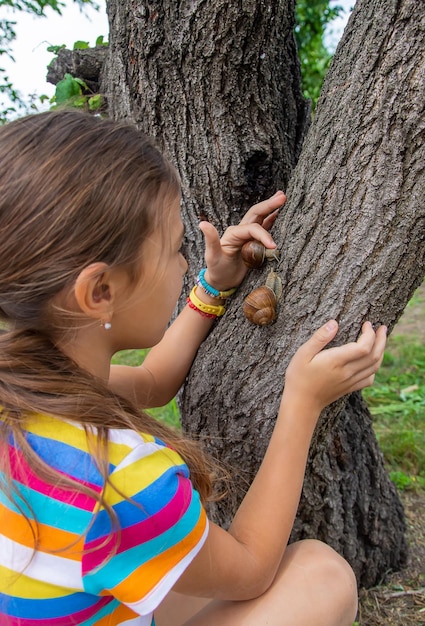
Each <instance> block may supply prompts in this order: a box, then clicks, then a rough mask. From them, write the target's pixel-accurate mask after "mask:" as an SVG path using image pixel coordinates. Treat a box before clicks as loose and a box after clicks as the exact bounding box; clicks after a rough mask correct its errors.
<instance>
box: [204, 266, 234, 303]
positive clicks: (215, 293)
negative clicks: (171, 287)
mask: <svg viewBox="0 0 425 626" xmlns="http://www.w3.org/2000/svg"><path fill="white" fill-rule="evenodd" d="M206 271H207V268H206V267H204V268H203V269H202V270H201V271H200V272H199V274H198V280H197V284H198V285H199V286H200V287H202V289H203V290H204V291H205V293H207V294H208V295H209V296H211V297H212V298H221V299H223V300H225V299H226V298H230V296H233V294H234V293H235V291H236V290H237V287H233V288H232V289H227V291H219V290H218V289H215V287H212V286H211V285H210V284H208V283H207V281H206V280H205V272H206Z"/></svg>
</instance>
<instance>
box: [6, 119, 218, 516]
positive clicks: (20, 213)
mask: <svg viewBox="0 0 425 626" xmlns="http://www.w3.org/2000/svg"><path fill="white" fill-rule="evenodd" d="M179 187H180V183H179V178H178V174H177V173H176V171H175V169H174V168H173V167H172V166H171V165H170V163H169V162H168V161H167V160H166V159H165V158H164V156H163V155H162V154H161V153H160V152H159V150H158V149H157V148H156V147H155V145H154V143H153V142H152V140H151V139H149V138H148V137H146V136H145V135H144V134H143V133H141V132H139V131H138V130H137V129H136V128H134V127H133V126H130V125H127V124H120V123H116V122H113V121H111V120H102V119H99V118H96V117H94V116H90V115H87V114H83V113H80V112H77V111H57V112H48V113H41V114H37V115H33V116H28V117H25V118H21V119H18V120H15V121H13V122H9V123H8V124H6V125H5V126H3V127H2V128H1V129H0V241H1V245H0V319H1V320H2V321H3V324H4V327H5V328H4V329H3V331H2V332H1V334H0V405H1V413H0V444H1V447H3V446H4V445H5V443H6V442H7V440H8V438H9V437H10V436H12V437H13V438H14V439H15V441H16V442H17V444H18V445H19V446H20V448H21V450H22V453H23V454H24V455H25V456H26V458H27V460H28V461H29V462H30V463H31V466H32V467H33V469H34V470H35V471H36V472H37V473H38V474H39V475H40V476H42V477H43V478H44V479H46V480H49V481H52V482H54V483H56V484H61V483H62V484H63V483H64V481H65V483H67V484H68V486H69V487H71V488H73V489H78V490H80V491H84V492H87V493H89V494H90V495H91V496H93V497H95V498H96V499H97V500H98V501H99V503H100V504H102V505H103V506H105V507H106V509H107V510H109V511H110V509H109V507H108V506H107V504H106V503H105V502H104V501H103V498H102V496H98V495H97V494H96V493H95V492H94V491H92V490H90V489H89V488H83V487H81V486H77V485H76V484H74V483H73V482H72V481H71V479H64V478H63V477H60V475H59V474H58V473H56V472H54V471H53V470H52V469H50V468H49V467H47V466H46V465H45V464H44V463H43V462H42V461H41V460H40V459H39V458H38V457H37V455H36V454H35V453H34V452H33V451H32V449H31V448H30V446H29V445H28V444H27V442H26V439H25V435H24V421H25V418H26V416H28V415H29V414H37V413H41V414H48V415H54V416H57V417H59V418H61V417H63V418H66V419H70V420H75V421H76V422H78V423H81V424H83V425H84V426H85V428H86V429H88V430H90V429H91V428H93V427H94V428H95V429H96V430H97V433H98V441H99V446H98V452H97V456H98V458H97V462H98V465H99V467H100V468H101V471H102V473H103V477H104V480H105V484H106V483H107V481H108V475H107V467H108V464H107V458H106V454H107V440H108V430H109V429H111V428H132V429H135V430H138V431H141V432H146V433H150V434H152V435H154V436H158V437H160V438H161V439H163V440H165V441H166V442H167V443H168V444H169V445H171V446H172V447H173V448H174V449H175V450H177V451H178V452H179V453H180V454H181V456H182V457H183V458H184V460H185V461H186V463H187V464H188V466H189V469H190V471H191V477H192V481H193V483H194V485H195V487H196V488H197V489H198V490H199V492H200V494H201V498H202V499H203V500H204V501H206V500H207V499H208V498H209V497H210V495H211V491H212V480H211V472H212V468H213V466H212V465H211V464H210V462H209V460H208V458H207V457H206V456H205V455H204V454H203V452H202V451H201V449H200V447H199V446H198V444H197V443H195V442H192V441H188V440H186V439H185V438H184V437H183V436H182V435H181V433H180V432H178V431H174V430H171V429H169V428H168V427H166V426H165V425H164V424H162V423H160V422H158V421H157V420H155V419H153V418H152V417H151V416H149V415H147V414H146V413H144V412H142V411H140V410H139V409H137V408H136V407H135V406H133V405H132V404H131V403H130V402H128V401H126V400H125V399H124V398H122V397H119V396H117V395H116V394H114V393H113V392H112V391H111V390H109V389H108V387H107V386H106V385H105V384H104V383H102V382H101V381H99V380H97V379H95V377H94V376H92V375H91V374H90V373H89V372H86V371H84V370H83V369H81V368H80V367H79V366H78V365H77V364H76V363H74V362H73V361H72V360H71V359H70V358H69V357H67V356H66V355H65V354H64V353H63V352H62V351H61V350H60V349H59V347H58V341H57V333H58V327H57V325H56V326H55V325H54V323H53V322H52V316H51V315H49V314H48V309H49V303H51V301H52V298H53V297H54V296H55V295H57V294H59V293H60V292H61V291H62V290H63V289H65V288H66V287H67V286H70V285H72V284H73V281H75V279H76V277H77V276H78V275H79V273H80V272H81V270H82V269H83V268H84V267H86V266H87V265H89V264H90V263H93V262H96V261H103V262H106V263H108V264H109V265H121V264H124V265H125V266H126V267H128V268H129V272H130V275H131V277H132V278H133V279H135V278H136V277H137V272H139V271H140V263H139V261H140V259H139V252H140V247H141V245H142V244H143V241H144V239H145V238H146V237H148V236H149V235H150V234H151V233H152V232H153V231H154V229H155V228H158V227H162V228H163V230H164V232H165V229H166V221H167V216H166V215H164V212H165V209H164V208H163V207H164V202H163V200H164V198H165V197H166V196H167V195H169V194H177V193H179ZM64 314H65V312H64ZM0 469H2V470H3V471H4V472H5V473H6V475H8V476H9V482H8V485H9V486H6V487H3V488H4V489H6V491H7V492H8V494H9V496H10V495H11V481H10V468H9V467H8V462H7V455H5V454H1V455H0Z"/></svg>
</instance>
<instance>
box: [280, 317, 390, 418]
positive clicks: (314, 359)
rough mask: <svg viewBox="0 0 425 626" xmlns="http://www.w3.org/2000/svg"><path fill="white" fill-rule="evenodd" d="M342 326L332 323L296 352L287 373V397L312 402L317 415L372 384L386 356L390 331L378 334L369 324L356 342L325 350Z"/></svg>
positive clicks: (368, 323) (383, 328) (321, 329)
mask: <svg viewBox="0 0 425 626" xmlns="http://www.w3.org/2000/svg"><path fill="white" fill-rule="evenodd" d="M337 331H338V323H337V322H336V321H335V320H330V321H329V322H327V323H326V324H325V325H324V326H322V327H321V328H319V330H317V331H316V332H315V333H314V334H313V335H312V337H311V338H310V339H309V340H308V341H306V343H304V344H303V345H302V346H301V347H300V348H299V349H298V350H297V352H296V353H295V355H294V356H293V358H292V360H291V362H290V363H289V366H288V368H287V370H286V377H285V389H284V393H283V395H284V397H285V398H286V399H289V398H294V399H295V398H296V399H298V401H299V400H301V401H302V402H303V403H304V404H305V403H308V404H309V405H310V407H311V408H312V411H313V413H314V412H318V413H320V411H322V409H324V408H325V407H326V406H328V405H329V404H331V403H332V402H334V401H335V400H337V399H338V398H341V397H342V396H344V395H346V394H349V393H351V392H353V391H358V390H359V389H363V388H364V387H368V386H370V385H372V383H373V381H374V378H375V373H376V372H377V370H378V369H379V367H380V365H381V363H382V359H383V356H384V350H385V345H386V338H387V328H386V327H385V326H380V327H379V328H378V330H377V332H376V333H375V331H374V330H373V327H372V324H371V323H370V322H365V323H364V324H363V326H362V332H361V334H360V336H359V338H358V339H357V341H355V342H351V343H347V344H345V345H342V346H338V347H334V348H329V349H327V350H323V348H325V346H326V345H327V344H328V343H330V342H331V341H332V339H334V337H335V335H336V333H337Z"/></svg>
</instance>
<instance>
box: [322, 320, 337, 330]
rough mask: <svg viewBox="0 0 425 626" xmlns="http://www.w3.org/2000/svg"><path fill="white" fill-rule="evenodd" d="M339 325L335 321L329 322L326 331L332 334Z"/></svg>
mask: <svg viewBox="0 0 425 626" xmlns="http://www.w3.org/2000/svg"><path fill="white" fill-rule="evenodd" d="M337 325H338V324H337V323H336V321H335V320H329V322H327V324H325V328H326V330H328V331H329V332H332V331H333V330H335V328H336V327H337Z"/></svg>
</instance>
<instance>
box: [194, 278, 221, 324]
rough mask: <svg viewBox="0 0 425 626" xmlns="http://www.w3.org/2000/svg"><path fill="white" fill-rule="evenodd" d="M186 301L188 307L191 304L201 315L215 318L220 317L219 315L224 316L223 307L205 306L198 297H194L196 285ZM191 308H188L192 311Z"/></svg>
mask: <svg viewBox="0 0 425 626" xmlns="http://www.w3.org/2000/svg"><path fill="white" fill-rule="evenodd" d="M187 300H188V304H189V306H190V303H192V304H193V306H194V307H195V308H196V309H197V310H198V311H200V312H201V313H205V314H208V315H212V316H215V317H221V315H224V314H225V312H226V308H225V307H224V306H221V305H220V306H216V305H214V304H205V302H202V300H200V299H199V298H198V296H197V295H196V285H195V286H194V288H193V289H192V291H191V292H190V296H189V297H188V299H187ZM193 306H192V307H190V308H192V309H193Z"/></svg>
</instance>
